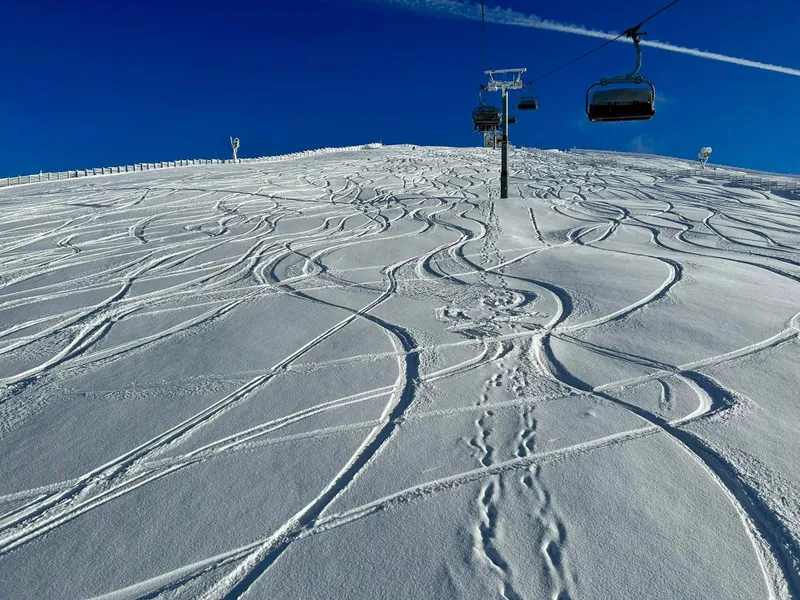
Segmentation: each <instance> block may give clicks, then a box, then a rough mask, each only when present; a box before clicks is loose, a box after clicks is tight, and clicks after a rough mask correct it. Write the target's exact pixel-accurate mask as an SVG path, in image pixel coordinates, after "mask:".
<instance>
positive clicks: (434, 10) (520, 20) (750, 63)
mask: <svg viewBox="0 0 800 600" xmlns="http://www.w3.org/2000/svg"><path fill="white" fill-rule="evenodd" d="M369 1H371V2H380V3H385V4H393V5H395V6H398V7H401V8H406V9H408V10H412V11H415V12H423V13H430V14H438V15H442V16H446V17H451V18H455V19H477V20H479V19H480V18H481V7H480V5H478V4H473V3H471V2H462V1H460V0H369ZM486 21H487V22H489V23H496V24H498V25H513V26H516V27H532V28H534V29H547V30H548V31H560V32H562V33H572V34H575V35H583V36H587V37H593V38H600V39H604V40H612V39H614V38H615V37H617V36H618V35H619V34H617V33H612V32H608V31H599V30H597V29H588V28H586V27H583V26H581V25H570V24H568V23H559V22H558V21H548V20H546V19H541V18H539V17H537V16H536V15H526V14H524V13H521V12H517V11H515V10H513V9H510V8H500V7H499V6H498V7H495V8H488V7H487V8H486ZM618 41H620V42H627V43H630V40H629V39H627V38H624V37H622V38H620V39H619V40H618ZM642 46H649V47H651V48H658V49H659V50H667V51H669V52H678V53H680V54H688V55H690V56H696V57H698V58H707V59H709V60H717V61H720V62H727V63H731V64H734V65H740V66H742V67H752V68H754V69H762V70H764V71H774V72H776V73H783V74H784V75H794V76H795V77H800V69H792V68H791V67H781V66H779V65H771V64H768V63H762V62H758V61H755V60H748V59H746V58H738V57H736V56H726V55H724V54H717V53H716V52H706V51H705V50H698V49H696V48H686V47H684V46H676V45H674V44H668V43H666V42H658V41H656V40H649V41H644V40H643V41H642Z"/></svg>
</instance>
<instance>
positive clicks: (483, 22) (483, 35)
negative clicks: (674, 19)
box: [481, 0, 677, 71]
mask: <svg viewBox="0 0 800 600" xmlns="http://www.w3.org/2000/svg"><path fill="white" fill-rule="evenodd" d="M676 1H677V0H676ZM485 5H486V0H481V38H482V40H483V70H484V71H485V70H486V69H488V68H489V67H488V66H487V61H486V6H485Z"/></svg>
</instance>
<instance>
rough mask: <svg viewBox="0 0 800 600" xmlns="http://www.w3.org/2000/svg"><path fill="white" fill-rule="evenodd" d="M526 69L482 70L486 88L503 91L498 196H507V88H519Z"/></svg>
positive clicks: (491, 90) (492, 90)
mask: <svg viewBox="0 0 800 600" xmlns="http://www.w3.org/2000/svg"><path fill="white" fill-rule="evenodd" d="M526 70H527V69H524V68H523V69H494V70H490V71H484V73H485V74H486V75H488V76H489V83H488V84H487V85H486V89H487V90H488V91H490V92H502V93H503V117H502V124H503V136H502V137H501V138H500V153H501V158H500V198H508V90H521V89H522V87H523V85H524V84H523V83H522V74H523V73H524V72H525V71H526Z"/></svg>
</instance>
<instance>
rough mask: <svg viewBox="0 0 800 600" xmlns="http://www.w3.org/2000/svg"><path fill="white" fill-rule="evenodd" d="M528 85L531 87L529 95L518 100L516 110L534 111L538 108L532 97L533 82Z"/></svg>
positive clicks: (537, 102) (534, 98) (537, 103)
mask: <svg viewBox="0 0 800 600" xmlns="http://www.w3.org/2000/svg"><path fill="white" fill-rule="evenodd" d="M528 85H529V86H531V93H530V94H526V95H524V96H523V97H522V98H520V99H519V102H518V103H517V110H536V109H537V108H539V101H538V100H536V97H535V96H534V95H533V82H532V81H531V82H530V83H529V84H528Z"/></svg>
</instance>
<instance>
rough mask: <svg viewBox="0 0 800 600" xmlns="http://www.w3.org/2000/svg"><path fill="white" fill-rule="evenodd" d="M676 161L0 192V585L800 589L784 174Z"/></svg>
mask: <svg viewBox="0 0 800 600" xmlns="http://www.w3.org/2000/svg"><path fill="white" fill-rule="evenodd" d="M665 164H668V163H666V162H664V163H662V162H659V160H658V159H655V158H647V159H644V158H643V159H640V160H637V162H636V166H628V167H624V166H618V167H609V166H604V164H603V161H601V160H600V159H599V158H597V159H595V158H593V156H592V155H591V154H581V155H573V154H569V153H559V152H539V151H535V150H516V151H514V152H513V154H512V157H511V168H512V173H513V177H512V180H511V194H510V195H511V198H509V199H508V200H501V199H499V197H498V189H499V185H498V167H499V155H498V154H497V153H496V152H495V151H493V150H491V149H452V148H422V147H417V148H413V147H387V148H384V149H372V150H364V151H359V152H349V153H341V154H327V155H322V156H317V157H310V158H305V159H298V160H290V161H285V162H278V163H263V164H247V165H233V164H230V165H213V166H201V167H187V168H182V169H172V170H159V171H156V172H152V173H150V172H144V173H135V174H123V175H113V176H108V177H97V178H92V179H82V180H72V181H61V182H53V183H46V184H37V185H31V186H20V187H16V188H10V189H5V190H2V191H0V231H1V232H2V237H0V515H1V516H0V582H2V584H0V588H1V591H0V596H2V597H3V598H4V599H7V600H10V599H15V598H89V597H96V596H100V597H103V598H114V599H128V598H130V599H132V598H209V599H210V598H239V597H247V598H271V599H283V598H286V599H312V598H318V599H330V598H355V599H362V598H363V599H375V598H392V599H397V598H409V599H415V600H419V599H431V600H433V599H437V600H438V599H443V598H480V599H490V598H505V599H507V600H518V599H528V600H531V599H539V598H549V599H558V600H566V599H573V600H577V599H579V598H590V599H611V598H614V599H618V598H636V599H641V598H703V599H708V598H726V599H753V598H800V575H799V574H798V565H800V550H799V548H800V459H799V457H800V374H799V373H798V371H799V368H798V364H799V362H800V342H799V341H798V333H799V332H800V315H799V313H800V294H799V292H800V199H798V198H797V197H796V196H793V195H792V194H789V193H785V194H783V195H778V194H777V193H769V192H766V191H763V190H759V189H752V188H746V187H741V186H735V185H731V184H723V183H722V182H716V181H707V180H703V179H697V178H686V177H684V178H671V177H669V176H666V177H665V176H663V175H652V174H650V172H648V168H649V167H652V170H653V171H654V170H655V169H659V168H661V169H663V168H664V165H665Z"/></svg>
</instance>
